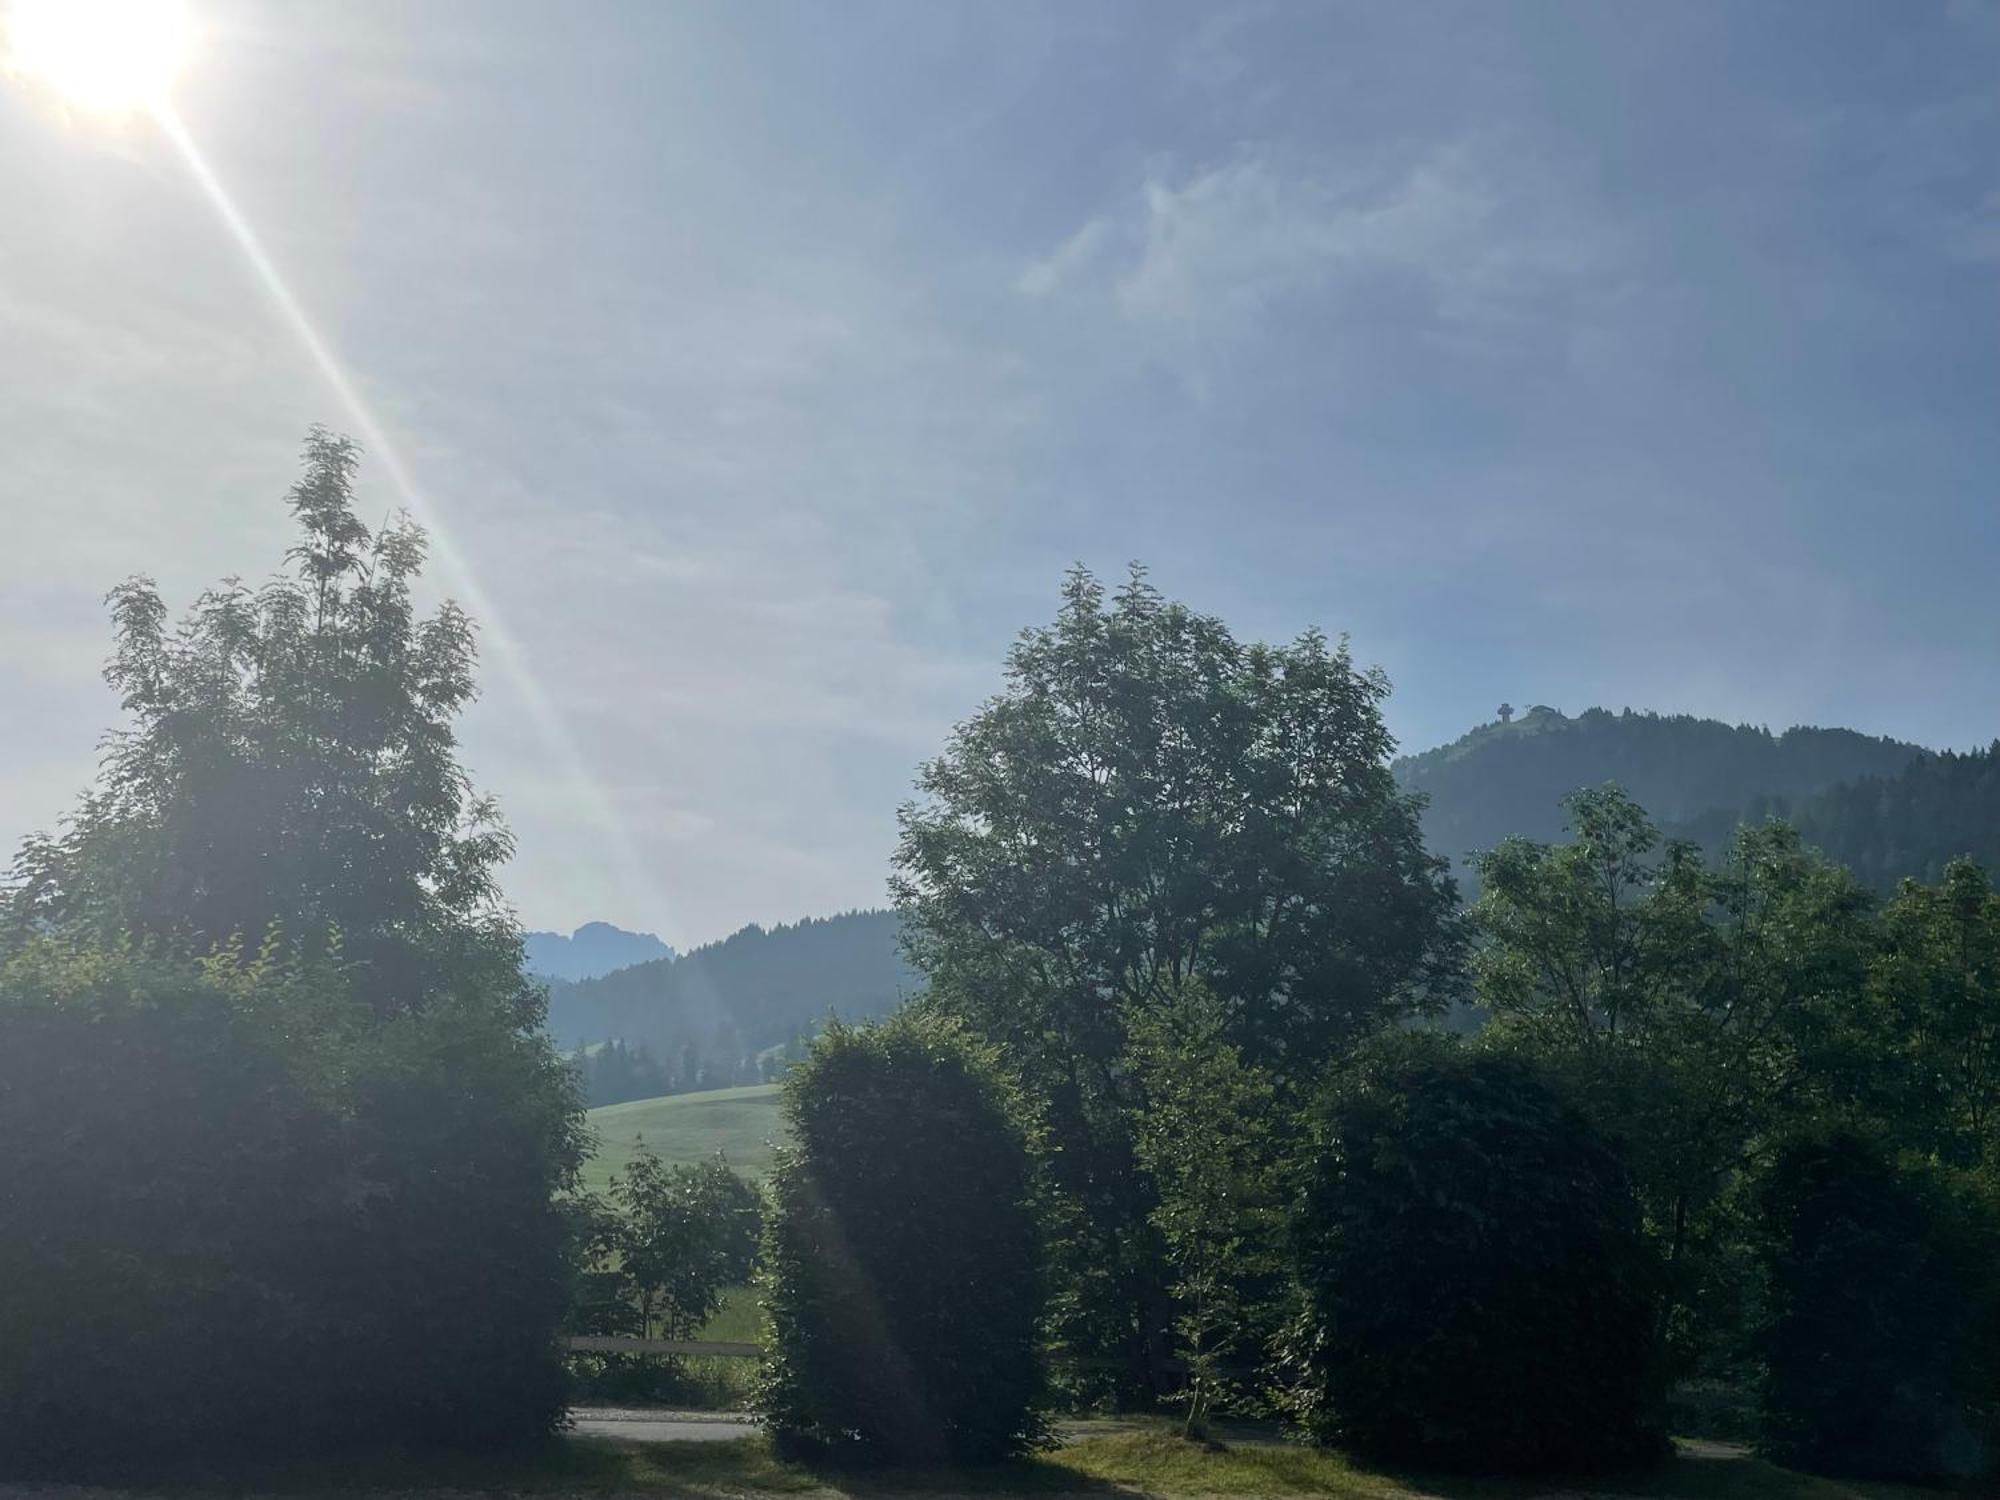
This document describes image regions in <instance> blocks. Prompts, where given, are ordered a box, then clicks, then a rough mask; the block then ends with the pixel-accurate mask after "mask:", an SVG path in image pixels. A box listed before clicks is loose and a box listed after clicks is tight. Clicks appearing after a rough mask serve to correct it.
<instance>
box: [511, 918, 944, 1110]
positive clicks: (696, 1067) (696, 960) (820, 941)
mask: <svg viewBox="0 0 2000 1500" xmlns="http://www.w3.org/2000/svg"><path fill="white" fill-rule="evenodd" d="M896 936H897V926H896V914H895V913H894V912H890V911H862V912H849V913H846V914H844V915H841V916H836V917H822V918H808V919H807V920H805V921H802V922H797V923H793V924H790V925H785V926H778V927H772V928H768V929H767V928H763V927H757V926H751V927H746V928H744V929H743V930H742V931H740V932H737V933H734V934H732V935H731V936H729V937H727V938H724V939H723V940H722V941H721V942H718V943H709V944H706V945H704V946H702V947H700V948H695V949H693V950H691V951H690V952H687V953H684V954H681V955H680V956H678V957H676V958H670V959H659V960H656V961H655V962H652V963H644V964H638V965H635V966H633V967H631V968H627V969H620V970H618V971H617V972H616V973H613V974H606V975H604V976H602V977H601V978H597V979H586V980H581V981H579V982H578V983H576V984H571V985H561V986H552V987H551V989H550V993H549V1030H550V1032H551V1033H552V1034H553V1035H554V1037H555V1039H556V1042H557V1045H559V1046H561V1047H562V1048H564V1049H565V1050H568V1049H572V1048H575V1047H578V1046H581V1045H586V1044H589V1043H593V1042H599V1041H604V1040H607V1039H609V1038H612V1037H620V1038H623V1039H624V1041H625V1042H627V1043H628V1044H630V1045H633V1046H643V1047H644V1048H645V1049H646V1050H647V1051H648V1052H649V1053H650V1054H651V1055H652V1056H653V1057H654V1058H656V1059H657V1060H658V1061H659V1062H660V1064H661V1065H662V1066H664V1067H665V1068H666V1069H667V1070H668V1071H669V1072H670V1073H671V1074H672V1075H673V1076H674V1077H675V1079H676V1080H677V1084H678V1086H680V1087H687V1086H690V1085H691V1084H695V1083H698V1082H707V1083H711V1084H721V1083H739V1082H752V1081H755V1080H757V1079H758V1078H759V1077H760V1076H761V1069H760V1067H759V1062H758V1060H759V1059H760V1058H761V1057H762V1056H763V1055H764V1054H767V1053H770V1052H773V1051H774V1050H778V1049H783V1048H786V1047H788V1046H795V1045H796V1044H797V1042H798V1040H799V1039H800V1038H801V1037H803V1036H807V1035H810V1034H811V1033H812V1032H813V1031H814V1030H816V1029H817V1028H818V1026H819V1024H820V1022H822V1021H824V1020H825V1019H826V1017H827V1016H828V1015H829V1014H832V1015H838V1016H840V1017H842V1018H843V1019H845V1020H859V1019H863V1018H866V1017H870V1016H877V1015H882V1014H884V1013H885V1012H887V1011H889V1010H892V1009H894V1008H895V1006H896V1005H897V1003H898V1002H899V1001H900V1000H901V999H902V998H903V997H904V996H905V995H907V994H909V993H911V992H912V991H914V990H915V989H916V987H917V983H918V981H917V977H916V975H915V974H914V972H913V971H911V970H910V969H909V967H908V966H907V965H906V964H905V963H904V962H903V957H902V954H901V952H900V951H899V950H898V948H897V945H896Z"/></svg>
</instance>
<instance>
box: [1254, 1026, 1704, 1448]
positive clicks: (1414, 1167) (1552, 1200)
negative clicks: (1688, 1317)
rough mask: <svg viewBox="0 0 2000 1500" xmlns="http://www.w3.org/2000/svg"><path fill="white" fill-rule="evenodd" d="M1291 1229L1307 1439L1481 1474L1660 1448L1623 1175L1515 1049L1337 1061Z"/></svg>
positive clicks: (1647, 1269) (1414, 1048) (1644, 1254)
mask: <svg viewBox="0 0 2000 1500" xmlns="http://www.w3.org/2000/svg"><path fill="white" fill-rule="evenodd" d="M1295 1244H1296V1249H1297V1257H1298V1271H1299V1277H1300V1281H1301V1284H1302V1287H1303V1290H1304V1294H1305V1302H1306V1312H1305V1314H1304V1315H1303V1317H1302V1318H1301V1320H1300V1322H1299V1324H1298V1326H1297V1327H1296V1328H1295V1330H1294V1333H1293V1339H1292V1344H1291V1349H1290V1362H1291V1364H1292V1365H1293V1367H1294V1369H1295V1371H1296V1373H1297V1376H1298V1385H1297V1388H1296V1389H1295V1391H1294V1393H1293V1395H1294V1402H1295V1411H1296V1414H1297V1415H1298V1416H1299V1417H1300V1418H1301V1419H1302V1420H1303V1422H1304V1424H1305V1426H1306V1427H1307V1429H1308V1431H1309V1432H1310V1433H1311V1434H1312V1435H1313V1436H1314V1437H1315V1438H1317V1439H1319V1440H1320V1441H1326V1442H1338V1443H1340V1444H1342V1445H1344V1446H1346V1447H1348V1448H1350V1449H1352V1450H1353V1451H1355V1452H1357V1453H1360V1454H1362V1455H1365V1456H1367V1457H1370V1458H1375V1459H1386V1460H1391V1461H1398V1462H1412V1463H1421V1464H1426V1465H1433V1466H1438V1467H1447V1468H1460V1469H1478V1470H1485V1471H1500V1470H1512V1471H1524V1470H1549V1469H1564V1468H1582V1467H1593V1466H1601V1465H1609V1464H1619V1463H1629V1462H1634V1461H1638V1460H1643V1459H1646V1458H1649V1457H1652V1456H1655V1455H1657V1454H1658V1453H1660V1452H1661V1451H1663V1448H1664V1438H1663V1436H1662V1434H1661V1431H1660V1428H1659V1426H1658V1419H1657V1414H1656V1413H1657V1406H1658V1396H1659V1390H1658V1380H1657V1372H1658V1367H1659V1362H1658V1351H1657V1340H1658V1329H1657V1318H1658V1312H1657V1293H1658V1268H1657V1265H1656V1263H1655V1259H1654V1256H1653V1253H1652V1251H1651V1248H1650V1247H1649V1245H1648V1244H1647V1241H1646V1239H1645V1236H1644V1233H1643V1231H1642V1227H1641V1223H1640V1216H1639V1209H1638V1206H1637V1203H1636V1201H1635V1199H1634V1197H1633V1193H1632V1188H1631V1184H1630V1182H1629V1180H1628V1178H1627V1176H1626V1173H1625V1169H1624V1167H1623V1166H1622V1164H1621V1163H1620V1161H1619V1159H1618V1157H1617V1156H1616V1154H1615V1153H1614V1152H1613V1151H1612V1150H1611V1148H1610V1147H1609V1146H1608V1145H1606V1144H1605V1142H1604V1141H1603V1140H1602V1139H1600V1138H1599V1137H1598V1136H1597V1134H1596V1133H1595V1132H1594V1131H1593V1130H1592V1129H1591V1127H1590V1126H1589V1124H1588V1123H1587V1122H1586V1121H1585V1120H1584V1119H1583V1117H1582V1116H1581V1115H1579V1114H1577V1113H1576V1112H1575V1111H1574V1110H1572V1109H1570V1108H1569V1107H1568V1106H1566V1105H1565V1104H1564V1103H1563V1102H1562V1101H1561V1100H1560V1099H1558V1098H1557V1096H1556V1095H1555V1094H1554V1093H1553V1092H1551V1091H1550V1090H1549V1089H1548V1088H1547V1087H1546V1086H1545V1085H1544V1084H1543V1083H1541V1082H1540V1081H1539V1080H1538V1079H1537V1077H1536V1076H1535V1075H1534V1073H1533V1072H1532V1071H1531V1070H1530V1068H1529V1067H1528V1066H1527V1065H1526V1064H1525V1063H1523V1062H1521V1061H1519V1060H1517V1059H1515V1058H1511V1057H1508V1056H1505V1055H1502V1054H1498V1053H1493V1052H1484V1051H1478V1050H1474V1049H1472V1048H1469V1047H1465V1046H1462V1045H1458V1044H1455V1043H1453V1042H1452V1041H1451V1040H1450V1039H1449V1038H1444V1037H1439V1036H1434V1035H1428V1034H1426V1035H1401V1036H1395V1037H1391V1038H1389V1039H1387V1040H1386V1041H1385V1042H1384V1043H1382V1044H1380V1045H1378V1046H1377V1047H1376V1048H1374V1049H1372V1050H1371V1051H1370V1052H1369V1053H1368V1054H1366V1055H1365V1056H1364V1057H1363V1059H1362V1060H1360V1061H1359V1062H1358V1063H1357V1064H1356V1065H1355V1066H1353V1067H1352V1068H1350V1069H1348V1070H1346V1071H1345V1072H1343V1073H1341V1074H1338V1075H1337V1076H1336V1077H1335V1079H1334V1080H1333V1082H1332V1084H1331V1086H1330V1088H1329V1090H1328V1092H1327V1095H1326V1097H1325V1100H1324V1103H1323V1105H1322V1107H1321V1109H1320V1111H1319V1114H1318V1118H1317V1125H1316V1130H1315V1133H1314V1147H1313V1151H1312V1155H1311V1158H1310V1161H1309V1162H1308V1163H1307V1172H1306V1182H1305V1187H1304V1192H1303V1194H1302V1197H1301V1203H1300V1207H1299V1212H1298V1217H1297V1222H1296V1226H1295Z"/></svg>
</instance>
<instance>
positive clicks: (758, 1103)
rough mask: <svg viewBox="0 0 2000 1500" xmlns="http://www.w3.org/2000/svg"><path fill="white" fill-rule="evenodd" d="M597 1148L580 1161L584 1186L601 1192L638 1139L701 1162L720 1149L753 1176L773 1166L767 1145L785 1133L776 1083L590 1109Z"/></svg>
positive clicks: (679, 1158)
mask: <svg viewBox="0 0 2000 1500" xmlns="http://www.w3.org/2000/svg"><path fill="white" fill-rule="evenodd" d="M590 1128H591V1129H592V1130H593V1131H594V1132H596V1135H597V1149H596V1150H595V1152H593V1153H592V1155H591V1158H590V1160H589V1161H588V1162H586V1163H585V1164H584V1169H583V1181H584V1186H585V1187H587V1188H590V1189H591V1190H592V1191H595V1192H602V1191H603V1190H604V1189H605V1187H607V1186H608V1185H609V1184H610V1181H611V1174H612V1173H613V1172H618V1171H622V1170H624V1167H625V1164H626V1163H627V1162H629V1161H630V1160H631V1159H632V1153H633V1152H634V1151H635V1150H636V1149H637V1147H638V1145H639V1143H640V1142H641V1141H644V1142H645V1145H646V1149H647V1150H648V1151H651V1152H652V1153H653V1154H654V1155H655V1156H657V1157H659V1158H660V1160H662V1161H666V1162H699V1161H706V1160H708V1158H709V1157H711V1156H713V1155H715V1153H716V1152H718V1151H720V1152H722V1153H723V1155H725V1156H726V1157H728V1158H729V1164H730V1166H732V1167H735V1168H736V1169H737V1170H738V1171H740V1172H746V1173H748V1174H749V1175H750V1176H752V1177H761V1176H763V1175H764V1174H765V1173H766V1172H768V1171H770V1169H771V1147H772V1145H773V1144H774V1143H775V1142H776V1141H777V1140H778V1139H779V1137H780V1136H781V1135H782V1134H783V1129H784V1122H783V1119H782V1117H781V1116H780V1115H779V1113H778V1086H777V1085H776V1084H773V1083H765V1084H755V1085H752V1086H750V1087H748V1088H733V1089H714V1090H710V1091H709V1092H706V1093H700V1094H670V1095H668V1096H667V1097H666V1098H664V1099H636V1100H634V1101H632V1102H631V1103H630V1104H613V1105H609V1106H607V1107H605V1108H603V1109H593V1110H592V1111H591V1112H590Z"/></svg>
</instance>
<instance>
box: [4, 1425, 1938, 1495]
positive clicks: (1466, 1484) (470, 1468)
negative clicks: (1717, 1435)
mask: <svg viewBox="0 0 2000 1500" xmlns="http://www.w3.org/2000/svg"><path fill="white" fill-rule="evenodd" d="M244 1478H245V1479H247V1480H248V1482H247V1483H245V1482H244V1479H239V1480H237V1481H236V1482H234V1483H232V1484H230V1485H229V1486H227V1487H226V1488H225V1489H216V1488H204V1487H203V1486H202V1485H200V1484H199V1483H196V1484H191V1485H176V1486H174V1487H173V1489H172V1490H171V1493H174V1494H177V1495H187V1496H194V1495H210V1494H218V1495H219V1494H224V1493H226V1494H230V1495H234V1496H239V1497H247V1496H272V1497H276V1496H280V1495H285V1496H292V1495H298V1496H304V1495H321V1496H334V1497H350V1496H351V1497H360V1496H364V1495H365V1496H370V1497H375V1500H386V1497H395V1500H446V1497H451V1500H466V1497H468V1496H469V1495H472V1494H495V1493H504V1494H507V1495H543V1496H571V1495H574V1496H583V1495H597V1496H608V1495H676V1496H688V1497H703V1500H708V1497H713V1500H725V1497H731V1496H746V1495H791V1496H797V1497H800V1500H849V1497H869V1496H882V1497H892V1496H893V1497H899V1500H916V1497H920V1496H921V1497H945V1496H967V1497H972V1496H979V1497H984V1500H1006V1497H1008V1496H1021V1497H1024V1500H1026V1497H1036V1500H1048V1497H1052V1496H1058V1495H1067V1496H1079V1497H1081V1496H1100V1497H1104V1500H1111V1497H1121V1500H1143V1497H1161V1500H1219V1497H1222V1496H1263V1497H1269V1500H1918V1497H1927V1500H1940V1497H1941V1496H1942V1495H1944V1494H1945V1492H1943V1491H1938V1490H1913V1489H1907V1488H1903V1487H1900V1486H1896V1485H1886V1484H1864V1483H1858V1482H1853V1481H1846V1480H1833V1479H1815V1478H1812V1477H1811V1476H1808V1475H1804V1474H1796V1473H1792V1472H1791V1471H1789V1470H1786V1469H1780V1468H1776V1467H1774V1466H1773V1465H1771V1464H1767V1463H1764V1462H1762V1461H1761V1460H1758V1459H1755V1458H1751V1457H1749V1456H1747V1455H1745V1454H1743V1453H1741V1452H1738V1451H1732V1450H1727V1449H1720V1448H1716V1447H1713V1446H1708V1447H1703V1446H1700V1445H1694V1446H1690V1447H1684V1448H1682V1449H1681V1451H1679V1452H1677V1453H1676V1454H1675V1456H1674V1457H1673V1458H1671V1459H1669V1460H1668V1461H1667V1462H1666V1463H1664V1464H1662V1465H1660V1466H1659V1467H1658V1468H1656V1469H1650V1470H1647V1471H1645V1472H1643V1473H1637V1474H1624V1475H1619V1474H1612V1475H1594V1476H1565V1477H1562V1478H1554V1479H1539V1480H1538V1479H1494V1478H1462V1477H1452V1476H1445V1475H1425V1474H1410V1473H1403V1472H1393V1471H1385V1470H1378V1469H1370V1468H1366V1467H1364V1466H1361V1465H1358V1464H1354V1463H1351V1462H1349V1461H1348V1460H1347V1459H1344V1458H1342V1457H1341V1456H1340V1455H1339V1454H1337V1453H1330V1452H1325V1451H1321V1450H1317V1449H1311V1448H1301V1447H1297V1446H1294V1445H1290V1444H1283V1443H1271V1442H1240V1443H1227V1444H1223V1443H1214V1444H1199V1443H1188V1442H1184V1441H1182V1440H1181V1439H1180V1438H1178V1437H1176V1436H1174V1435H1173V1433H1172V1432H1171V1430H1170V1429H1169V1427H1168V1425H1167V1424H1166V1423H1163V1422H1158V1421H1152V1422H1148V1421H1132V1420H1126V1421H1117V1422H1105V1423H1097V1424H1086V1425H1085V1426H1083V1427H1082V1428H1081V1429H1080V1430H1078V1431H1076V1432H1074V1433H1073V1434H1072V1436H1071V1438H1070V1441H1069V1442H1067V1443H1066V1444H1065V1445H1064V1446H1063V1447H1061V1448H1059V1449H1057V1450H1056V1451H1054V1452H1052V1453H1047V1454H1043V1455H1041V1456H1039V1457H1036V1458H1031V1459H1025V1460H1022V1461H1019V1462H1016V1463H1011V1464H1003V1465H1000V1466H998V1467H996V1468H991V1469H981V1470H945V1471H908V1470H904V1471H890V1472H887V1473H870V1474H859V1473H855V1472H852V1471H846V1470H828V1469H812V1468H806V1467H802V1466H800V1465H797V1464H791V1463H786V1462H784V1461H782V1460H780V1459H778V1458H777V1457H775V1456H774V1455H773V1454H772V1452H771V1449H770V1445H769V1444H768V1443H767V1442H765V1440H764V1439H763V1438H761V1437H751V1438H742V1439H739V1440H736V1441H734V1442H706V1443H658V1444H649V1445H638V1444H625V1443H618V1442H612V1441H606V1440H602V1439H571V1440H569V1441H567V1442H563V1443H559V1444H554V1445H552V1446H551V1447H550V1448H549V1449H548V1450H547V1451H546V1452H545V1453H543V1454H542V1455H540V1456H539V1457H537V1456H533V1455H514V1456H511V1457H501V1456H498V1455H496V1456H493V1457H490V1458H477V1457H470V1456H465V1457H457V1458H446V1457H440V1458H436V1459H424V1460H401V1461H395V1462H389V1463H384V1464H379V1465H361V1466H343V1467H342V1468H341V1469H340V1470H339V1471H338V1472H325V1471H320V1472H313V1473H296V1472H295V1473H287V1474H285V1475H282V1476H277V1475H269V1476H244ZM51 1493H52V1491H51V1490H49V1489H47V1488H43V1487H39V1486H22V1487H15V1486H12V1485H8V1484H6V1483H4V1482H0V1500H27V1497H29V1496H35V1497H38V1500H39V1497H46V1496H48V1495H50V1494H51ZM53 1493H56V1494H63V1495H69V1496H74V1497H76V1500H86V1497H87V1500H137V1497H138V1496H140V1495H142V1494H143V1495H148V1496H152V1495H159V1494H161V1493H162V1491H161V1490H159V1489H154V1488H149V1489H145V1490H121V1489H90V1490H56V1491H53Z"/></svg>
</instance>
